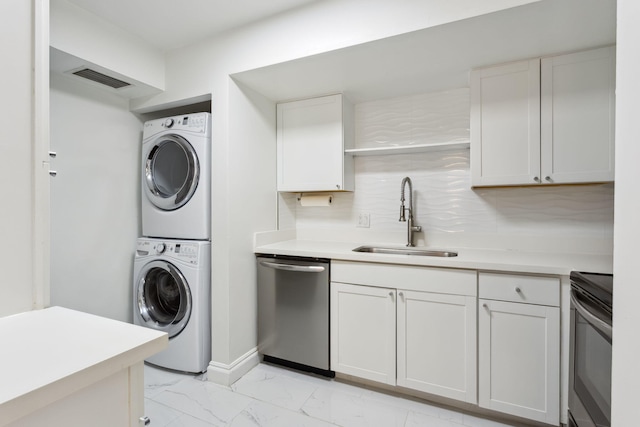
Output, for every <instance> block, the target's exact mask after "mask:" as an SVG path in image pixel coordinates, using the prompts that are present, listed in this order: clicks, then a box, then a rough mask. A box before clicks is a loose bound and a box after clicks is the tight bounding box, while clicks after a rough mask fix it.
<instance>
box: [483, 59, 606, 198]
mask: <svg viewBox="0 0 640 427" xmlns="http://www.w3.org/2000/svg"><path fill="white" fill-rule="evenodd" d="M614 91H615V48H613V47H606V48H601V49H594V50H590V51H584V52H578V53H572V54H567V55H559V56H554V57H548V58H542V59H532V60H527V61H520V62H515V63H510V64H504V65H498V66H494V67H489V68H484V69H478V70H474V71H472V73H471V183H472V185H473V186H491V185H535V184H564V183H587V182H607V181H613V179H614V169H613V160H614V159H613V156H614V133H613V131H614Z"/></svg>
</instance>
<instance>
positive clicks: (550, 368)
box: [478, 273, 560, 425]
mask: <svg viewBox="0 0 640 427" xmlns="http://www.w3.org/2000/svg"><path fill="white" fill-rule="evenodd" d="M559 294H560V287H559V280H558V279H557V278H552V277H536V276H512V275H503V274H493V273H480V274H479V295H480V299H479V300H478V305H479V308H478V374H479V375H478V377H479V380H478V404H479V405H480V406H481V407H483V408H487V409H492V410H495V411H500V412H503V413H507V414H512V415H516V416H520V417H523V418H528V419H531V420H536V421H540V422H544V423H549V424H553V425H558V424H559V422H560V309H559V307H558V306H557V305H558V302H559ZM484 297H490V298H495V299H487V298H484ZM496 299H501V300H496ZM514 301H515V302H514ZM529 301H532V302H535V303H530V302H529ZM542 304H548V305H542Z"/></svg>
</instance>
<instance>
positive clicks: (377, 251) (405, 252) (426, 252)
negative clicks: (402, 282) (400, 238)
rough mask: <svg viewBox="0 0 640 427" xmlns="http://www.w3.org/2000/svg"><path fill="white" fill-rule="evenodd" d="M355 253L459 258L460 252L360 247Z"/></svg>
mask: <svg viewBox="0 0 640 427" xmlns="http://www.w3.org/2000/svg"><path fill="white" fill-rule="evenodd" d="M353 251H354V252H368V253H373V254H393V255H419V256H439V257H454V256H458V252H452V251H434V250H431V249H419V248H385V247H382V246H359V247H357V248H355V249H353Z"/></svg>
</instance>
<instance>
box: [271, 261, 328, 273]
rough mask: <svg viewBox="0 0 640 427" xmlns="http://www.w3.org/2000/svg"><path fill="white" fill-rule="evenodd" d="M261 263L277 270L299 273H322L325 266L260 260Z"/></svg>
mask: <svg viewBox="0 0 640 427" xmlns="http://www.w3.org/2000/svg"><path fill="white" fill-rule="evenodd" d="M260 265H261V266H263V267H268V268H275V269H277V270H285V271H295V272H299V273H322V272H323V271H324V270H325V268H324V267H323V266H321V265H299V264H281V263H279V262H269V261H260Z"/></svg>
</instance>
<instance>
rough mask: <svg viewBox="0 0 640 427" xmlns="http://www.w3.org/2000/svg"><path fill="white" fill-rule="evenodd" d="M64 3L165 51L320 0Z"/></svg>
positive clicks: (82, 0) (74, 0)
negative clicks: (72, 5) (74, 6)
mask: <svg viewBox="0 0 640 427" xmlns="http://www.w3.org/2000/svg"><path fill="white" fill-rule="evenodd" d="M68 1H69V3H72V4H74V5H76V6H78V7H80V8H82V9H84V10H86V11H87V12H90V13H92V14H94V15H97V16H99V17H101V18H103V19H104V20H106V21H108V22H110V23H112V24H114V25H116V26H117V27H120V28H121V29H123V30H125V31H127V32H129V33H132V34H136V35H138V36H139V37H141V38H142V39H144V40H146V41H147V42H148V43H150V44H152V45H153V46H156V47H158V48H159V49H161V50H163V51H166V50H171V49H176V48H179V47H182V46H186V45H189V44H191V43H194V42H196V41H199V40H202V39H204V38H206V37H209V36H212V35H214V34H218V33H221V32H224V31H227V30H230V29H232V28H237V27H241V26H243V25H247V24H250V23H252V22H255V21H258V20H261V19H266V18H268V17H270V16H274V15H277V14H279V13H283V12H286V11H289V10H292V9H295V8H298V7H301V6H304V5H307V4H310V3H315V2H318V1H322V0H180V1H176V0H153V1H149V0H109V1H104V0H68ZM176 18H178V19H176Z"/></svg>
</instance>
